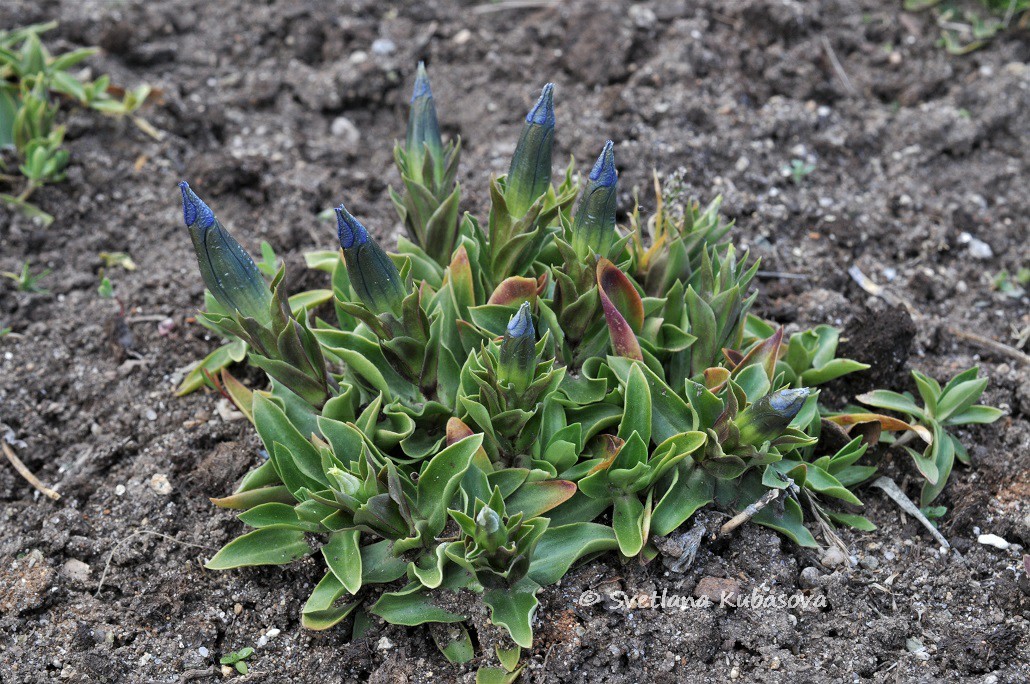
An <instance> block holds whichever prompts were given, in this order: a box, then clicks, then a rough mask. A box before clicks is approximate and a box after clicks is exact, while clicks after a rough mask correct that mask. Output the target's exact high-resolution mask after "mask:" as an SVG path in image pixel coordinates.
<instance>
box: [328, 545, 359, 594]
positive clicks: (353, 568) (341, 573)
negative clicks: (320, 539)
mask: <svg viewBox="0 0 1030 684" xmlns="http://www.w3.org/2000/svg"><path fill="white" fill-rule="evenodd" d="M360 537H361V532H359V531H358V530H342V531H340V532H334V533H332V534H331V535H329V541H328V542H327V543H326V545H325V546H323V547H322V556H323V557H324V558H325V564H326V565H328V566H329V569H330V570H332V572H333V574H334V575H336V578H337V579H338V580H340V583H341V584H342V585H343V586H344V588H345V589H346V590H347V591H349V592H350V593H352V594H356V593H358V590H359V589H361V578H362V558H361V549H360V548H359V545H358V541H359V539H360Z"/></svg>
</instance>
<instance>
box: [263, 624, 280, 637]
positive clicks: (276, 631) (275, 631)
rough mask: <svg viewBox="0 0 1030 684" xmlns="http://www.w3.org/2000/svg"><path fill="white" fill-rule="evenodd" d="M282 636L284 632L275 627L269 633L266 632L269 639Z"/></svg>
mask: <svg viewBox="0 0 1030 684" xmlns="http://www.w3.org/2000/svg"><path fill="white" fill-rule="evenodd" d="M280 634H282V630H281V629H276V628H275V627H273V628H271V629H270V630H268V631H267V632H265V636H266V637H268V638H269V639H274V638H276V637H277V636H279V635H280Z"/></svg>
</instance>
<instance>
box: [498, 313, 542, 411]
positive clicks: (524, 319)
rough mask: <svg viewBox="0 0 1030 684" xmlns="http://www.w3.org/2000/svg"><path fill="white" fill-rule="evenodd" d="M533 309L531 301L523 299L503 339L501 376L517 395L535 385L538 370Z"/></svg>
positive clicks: (499, 375)
mask: <svg viewBox="0 0 1030 684" xmlns="http://www.w3.org/2000/svg"><path fill="white" fill-rule="evenodd" d="M529 309H530V305H529V302H523V303H522V306H520V307H519V310H518V311H517V312H515V315H514V316H512V317H511V320H510V321H508V328H507V329H506V330H505V331H504V339H503V340H501V353H500V363H499V364H498V369H497V378H498V380H499V381H500V384H501V385H502V386H508V385H510V386H511V388H512V389H513V390H514V391H515V392H516V393H517V394H522V393H523V392H525V391H526V388H528V387H529V386H530V384H532V382H533V375H534V373H535V371H536V329H535V328H534V327H533V317H532V316H531V315H530V313H529Z"/></svg>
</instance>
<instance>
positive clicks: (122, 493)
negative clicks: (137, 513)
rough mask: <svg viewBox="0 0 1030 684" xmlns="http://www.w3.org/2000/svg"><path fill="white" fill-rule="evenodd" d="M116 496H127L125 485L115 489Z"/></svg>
mask: <svg viewBox="0 0 1030 684" xmlns="http://www.w3.org/2000/svg"><path fill="white" fill-rule="evenodd" d="M114 493H115V496H125V485H123V484H120V485H118V486H117V487H115V488H114Z"/></svg>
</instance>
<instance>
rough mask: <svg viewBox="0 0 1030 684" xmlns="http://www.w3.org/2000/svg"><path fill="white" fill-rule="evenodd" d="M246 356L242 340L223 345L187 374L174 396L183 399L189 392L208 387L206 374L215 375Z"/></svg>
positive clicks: (245, 345) (245, 347)
mask: <svg viewBox="0 0 1030 684" xmlns="http://www.w3.org/2000/svg"><path fill="white" fill-rule="evenodd" d="M246 355H247V343H246V342H244V341H243V340H233V341H232V342H229V343H228V344H223V345H222V346H221V347H219V348H218V349H216V350H214V351H213V352H211V353H210V354H208V355H207V356H205V357H204V359H203V360H202V361H201V362H200V363H198V364H197V365H196V366H195V367H194V368H193V370H191V371H190V372H189V373H187V375H186V377H185V378H184V379H183V381H182V383H181V384H180V385H179V387H178V388H176V390H175V396H177V397H183V396H186V395H187V394H190V393H191V392H196V391H197V390H198V389H200V388H201V387H203V386H205V385H209V384H210V383H209V382H208V379H207V374H206V373H205V372H204V371H207V373H210V374H211V375H217V374H218V371H220V370H222V369H223V368H228V367H229V366H231V365H232V364H234V363H239V362H240V361H242V360H243V359H244V357H245V356H246Z"/></svg>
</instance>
